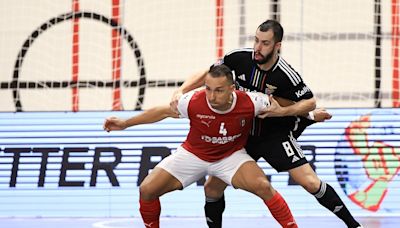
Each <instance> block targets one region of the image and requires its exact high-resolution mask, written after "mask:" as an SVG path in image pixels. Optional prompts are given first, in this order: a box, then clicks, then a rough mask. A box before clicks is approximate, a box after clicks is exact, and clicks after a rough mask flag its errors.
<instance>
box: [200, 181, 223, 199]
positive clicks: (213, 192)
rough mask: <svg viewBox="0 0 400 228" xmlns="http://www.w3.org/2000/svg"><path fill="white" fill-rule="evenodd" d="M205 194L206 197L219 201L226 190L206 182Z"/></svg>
mask: <svg viewBox="0 0 400 228" xmlns="http://www.w3.org/2000/svg"><path fill="white" fill-rule="evenodd" d="M204 194H205V195H206V197H210V198H215V199H218V198H221V197H222V195H223V194H224V190H221V189H219V188H218V187H216V186H214V185H212V184H209V183H207V182H206V183H205V184H204Z"/></svg>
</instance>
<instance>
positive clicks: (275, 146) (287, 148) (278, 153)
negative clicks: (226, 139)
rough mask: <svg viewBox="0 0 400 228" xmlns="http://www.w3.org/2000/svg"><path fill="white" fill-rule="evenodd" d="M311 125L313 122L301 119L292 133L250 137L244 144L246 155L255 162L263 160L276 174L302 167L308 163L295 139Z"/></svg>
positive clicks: (281, 132)
mask: <svg viewBox="0 0 400 228" xmlns="http://www.w3.org/2000/svg"><path fill="white" fill-rule="evenodd" d="M299 120H300V119H299ZM313 123H315V122H314V121H312V120H311V121H310V120H307V119H305V118H301V120H300V121H299V122H297V123H296V125H295V127H294V129H293V131H290V130H289V131H288V130H286V131H274V132H270V133H268V134H267V135H264V136H250V137H249V139H248V140H247V144H246V150H247V153H248V154H249V155H250V156H251V157H252V158H253V159H254V160H256V161H258V160H259V159H260V158H264V159H265V161H267V162H268V163H269V164H270V165H271V166H272V167H273V168H274V169H275V170H276V171H278V172H282V171H288V170H290V169H293V168H296V167H299V166H301V165H304V164H306V163H308V161H307V159H306V157H305V156H304V153H303V151H302V149H301V148H300V145H299V144H298V143H297V140H296V138H298V137H299V136H300V135H301V133H302V132H303V131H304V129H305V128H306V127H307V126H309V125H311V124H313Z"/></svg>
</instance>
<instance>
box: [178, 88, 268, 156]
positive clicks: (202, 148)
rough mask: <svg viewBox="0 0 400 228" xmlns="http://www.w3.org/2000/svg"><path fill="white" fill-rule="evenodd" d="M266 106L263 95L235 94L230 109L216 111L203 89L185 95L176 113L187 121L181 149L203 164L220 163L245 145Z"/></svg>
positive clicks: (238, 92)
mask: <svg viewBox="0 0 400 228" xmlns="http://www.w3.org/2000/svg"><path fill="white" fill-rule="evenodd" d="M268 105H269V99H268V97H267V96H266V95H264V94H257V93H250V92H248V93H246V92H242V91H235V92H234V93H233V101H232V106H231V108H230V109H228V110H226V111H219V110H216V109H214V108H212V107H211V106H210V105H209V103H208V101H207V98H206V93H205V90H201V91H197V92H189V93H187V94H184V95H183V96H182V97H181V99H180V100H179V103H178V110H179V112H180V115H181V117H186V118H189V120H190V130H189V134H188V136H187V138H186V140H185V141H184V142H183V144H182V147H183V148H185V149H186V150H187V151H189V152H191V153H193V154H195V155H196V156H197V157H199V158H200V159H202V160H204V161H209V162H214V161H218V160H221V159H223V158H225V157H227V156H229V155H231V154H232V153H233V152H235V151H238V150H240V149H242V148H243V147H244V146H245V144H246V141H247V138H248V135H249V132H250V128H251V126H252V121H253V118H254V117H255V116H256V115H258V114H259V113H260V111H261V110H262V109H264V108H266V107H267V106H268Z"/></svg>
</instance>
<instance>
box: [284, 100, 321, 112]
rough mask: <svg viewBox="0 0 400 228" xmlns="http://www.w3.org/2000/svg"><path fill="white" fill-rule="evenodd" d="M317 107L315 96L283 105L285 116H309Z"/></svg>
mask: <svg viewBox="0 0 400 228" xmlns="http://www.w3.org/2000/svg"><path fill="white" fill-rule="evenodd" d="M315 108H316V100H315V98H310V99H307V100H301V101H299V102H296V103H294V104H292V105H289V106H286V107H283V109H284V114H283V115H284V116H297V115H299V116H307V115H308V113H309V112H310V111H312V110H314V109H315Z"/></svg>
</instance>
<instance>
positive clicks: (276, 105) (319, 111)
mask: <svg viewBox="0 0 400 228" xmlns="http://www.w3.org/2000/svg"><path fill="white" fill-rule="evenodd" d="M295 103H296V102H294V101H291V100H288V99H285V98H281V97H270V104H271V105H270V108H268V109H267V110H266V112H264V113H262V114H261V115H259V116H258V117H260V118H265V117H267V116H269V115H270V113H269V112H268V110H271V109H272V110H275V113H282V115H283V113H284V111H283V110H281V111H277V110H279V109H281V108H282V107H287V106H290V105H294V104H295ZM301 116H303V117H306V118H309V119H312V120H314V121H315V122H324V121H325V120H329V119H331V118H332V115H331V114H330V113H329V112H328V111H326V109H324V108H316V109H314V110H312V111H310V112H308V113H307V114H302V115H301Z"/></svg>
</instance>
